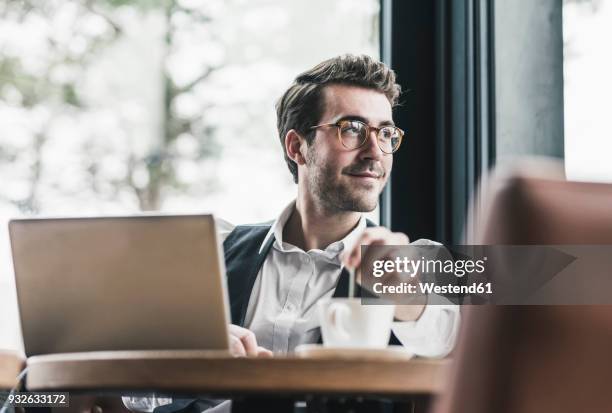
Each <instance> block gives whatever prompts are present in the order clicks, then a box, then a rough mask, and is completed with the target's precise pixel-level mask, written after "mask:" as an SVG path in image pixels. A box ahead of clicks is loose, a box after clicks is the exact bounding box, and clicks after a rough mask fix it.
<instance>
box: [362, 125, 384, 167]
mask: <svg viewBox="0 0 612 413" xmlns="http://www.w3.org/2000/svg"><path fill="white" fill-rule="evenodd" d="M384 155H385V153H384V152H383V151H382V150H380V146H378V131H376V130H374V129H370V134H369V136H368V139H367V140H366V142H365V144H364V145H363V148H362V151H361V156H362V158H363V159H374V160H380V159H382V157H383V156H384Z"/></svg>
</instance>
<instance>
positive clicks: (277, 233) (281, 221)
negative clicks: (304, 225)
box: [259, 200, 367, 255]
mask: <svg viewBox="0 0 612 413" xmlns="http://www.w3.org/2000/svg"><path fill="white" fill-rule="evenodd" d="M294 209H295V200H293V201H291V202H290V203H289V205H287V206H286V207H285V208H284V209H283V211H282V212H281V213H280V215H279V216H278V218H276V220H275V221H274V223H273V224H272V226H271V227H270V230H269V231H268V233H267V234H266V237H265V238H264V240H263V242H262V244H261V247H260V248H259V253H260V254H261V252H262V251H263V249H264V247H265V246H266V244H267V243H268V242H269V241H270V237H272V236H273V237H274V238H275V239H276V242H277V243H278V247H279V249H280V250H281V251H285V249H284V248H283V228H284V227H285V224H286V223H287V220H289V217H290V216H291V214H292V213H293V210H294ZM366 227H367V223H366V217H365V215H364V214H362V215H361V218H360V219H359V222H358V223H357V226H356V227H355V228H354V229H353V230H352V231H351V232H349V233H348V234H347V235H346V236H345V237H344V238H342V239H341V240H339V241H336V242H333V243H331V244H330V245H328V246H327V248H326V249H325V252H330V253H334V255H336V254H338V253H340V252H342V251H343V250H344V248H346V246H347V245H352V244H353V243H354V242H355V241H356V239H357V237H358V236H359V235H360V234H361V233H362V232H363V230H364V229H366ZM285 245H286V244H285Z"/></svg>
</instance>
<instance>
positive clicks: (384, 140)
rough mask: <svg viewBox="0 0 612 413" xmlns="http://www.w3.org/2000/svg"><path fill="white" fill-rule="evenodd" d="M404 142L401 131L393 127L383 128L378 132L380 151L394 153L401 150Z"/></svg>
mask: <svg viewBox="0 0 612 413" xmlns="http://www.w3.org/2000/svg"><path fill="white" fill-rule="evenodd" d="M401 141H402V135H401V133H400V131H399V129H397V128H394V127H392V126H388V127H385V128H382V129H381V130H380V131H379V132H378V144H379V145H380V149H381V150H382V151H383V152H385V153H393V152H395V151H396V150H397V148H399V145H400V143H401Z"/></svg>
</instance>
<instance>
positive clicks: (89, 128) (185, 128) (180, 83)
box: [0, 0, 380, 348]
mask: <svg viewBox="0 0 612 413" xmlns="http://www.w3.org/2000/svg"><path fill="white" fill-rule="evenodd" d="M379 9H380V5H379V2H378V1H377V0H338V1H334V2H328V1H325V0H296V1H292V2H285V1H282V0H257V1H248V0H207V1H205V2H201V1H197V0H176V1H142V0H140V1H139V0H132V1H130V0H104V1H103V0H97V1H85V0H81V1H79V0H70V1H67V0H44V1H43V0H28V1H25V0H24V1H8V2H2V3H0V16H2V17H0V19H1V21H0V50H1V52H0V173H1V176H2V181H3V185H2V188H3V189H2V190H1V191H0V225H1V228H2V232H1V233H0V234H1V235H2V237H1V239H0V240H1V243H0V262H1V263H2V264H1V266H0V331H2V332H3V333H2V334H1V335H0V348H2V347H16V346H17V338H16V337H17V334H16V333H15V334H14V335H11V334H6V332H9V333H10V332H13V331H14V332H16V330H17V327H16V326H17V316H16V305H15V301H14V296H13V293H12V291H13V290H14V287H13V281H12V276H11V270H10V269H9V268H8V266H7V265H6V264H5V263H7V262H10V260H9V249H8V239H7V236H6V230H5V228H6V221H7V219H8V218H9V217H14V216H20V215H32V214H43V215H49V214H51V215H74V214H121V213H132V212H137V211H139V210H164V211H171V212H212V213H215V214H216V215H218V216H220V217H222V218H225V219H227V220H229V221H231V222H234V223H245V222H256V221H262V220H267V219H272V218H274V217H275V216H276V215H277V214H278V213H279V212H280V210H281V209H282V208H283V207H284V205H285V204H286V203H287V202H289V201H290V200H291V199H292V198H293V197H294V194H295V185H294V184H293V182H292V181H291V176H290V173H289V171H288V170H287V167H286V165H285V163H284V160H283V156H282V149H281V146H280V143H279V140H278V137H277V132H276V126H275V111H274V103H275V101H276V99H277V98H278V97H279V96H280V95H281V94H282V93H283V92H284V90H285V89H286V88H287V87H288V85H289V83H290V81H291V80H292V79H293V78H294V77H295V75H296V74H298V73H300V72H301V71H303V70H305V69H307V68H309V67H311V66H312V65H314V64H316V63H318V62H320V61H322V60H324V59H325V58H328V57H332V56H334V55H338V54H342V53H367V54H369V55H372V56H373V57H378V55H379V52H378V49H379V46H378V45H379V40H378V32H379V29H378V25H379ZM263 183H265V184H263ZM245 200H248V203H245ZM245 205H248V207H245ZM4 341H7V342H4Z"/></svg>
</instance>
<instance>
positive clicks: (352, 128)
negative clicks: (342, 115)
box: [342, 122, 363, 135]
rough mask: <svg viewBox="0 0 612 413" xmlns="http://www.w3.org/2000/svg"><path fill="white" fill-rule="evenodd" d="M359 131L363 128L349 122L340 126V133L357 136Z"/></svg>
mask: <svg viewBox="0 0 612 413" xmlns="http://www.w3.org/2000/svg"><path fill="white" fill-rule="evenodd" d="M361 129H363V127H362V126H361V125H360V124H358V123H354V122H351V123H347V124H345V125H343V126H342V133H354V134H357V135H358V134H359V133H360V131H361Z"/></svg>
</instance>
